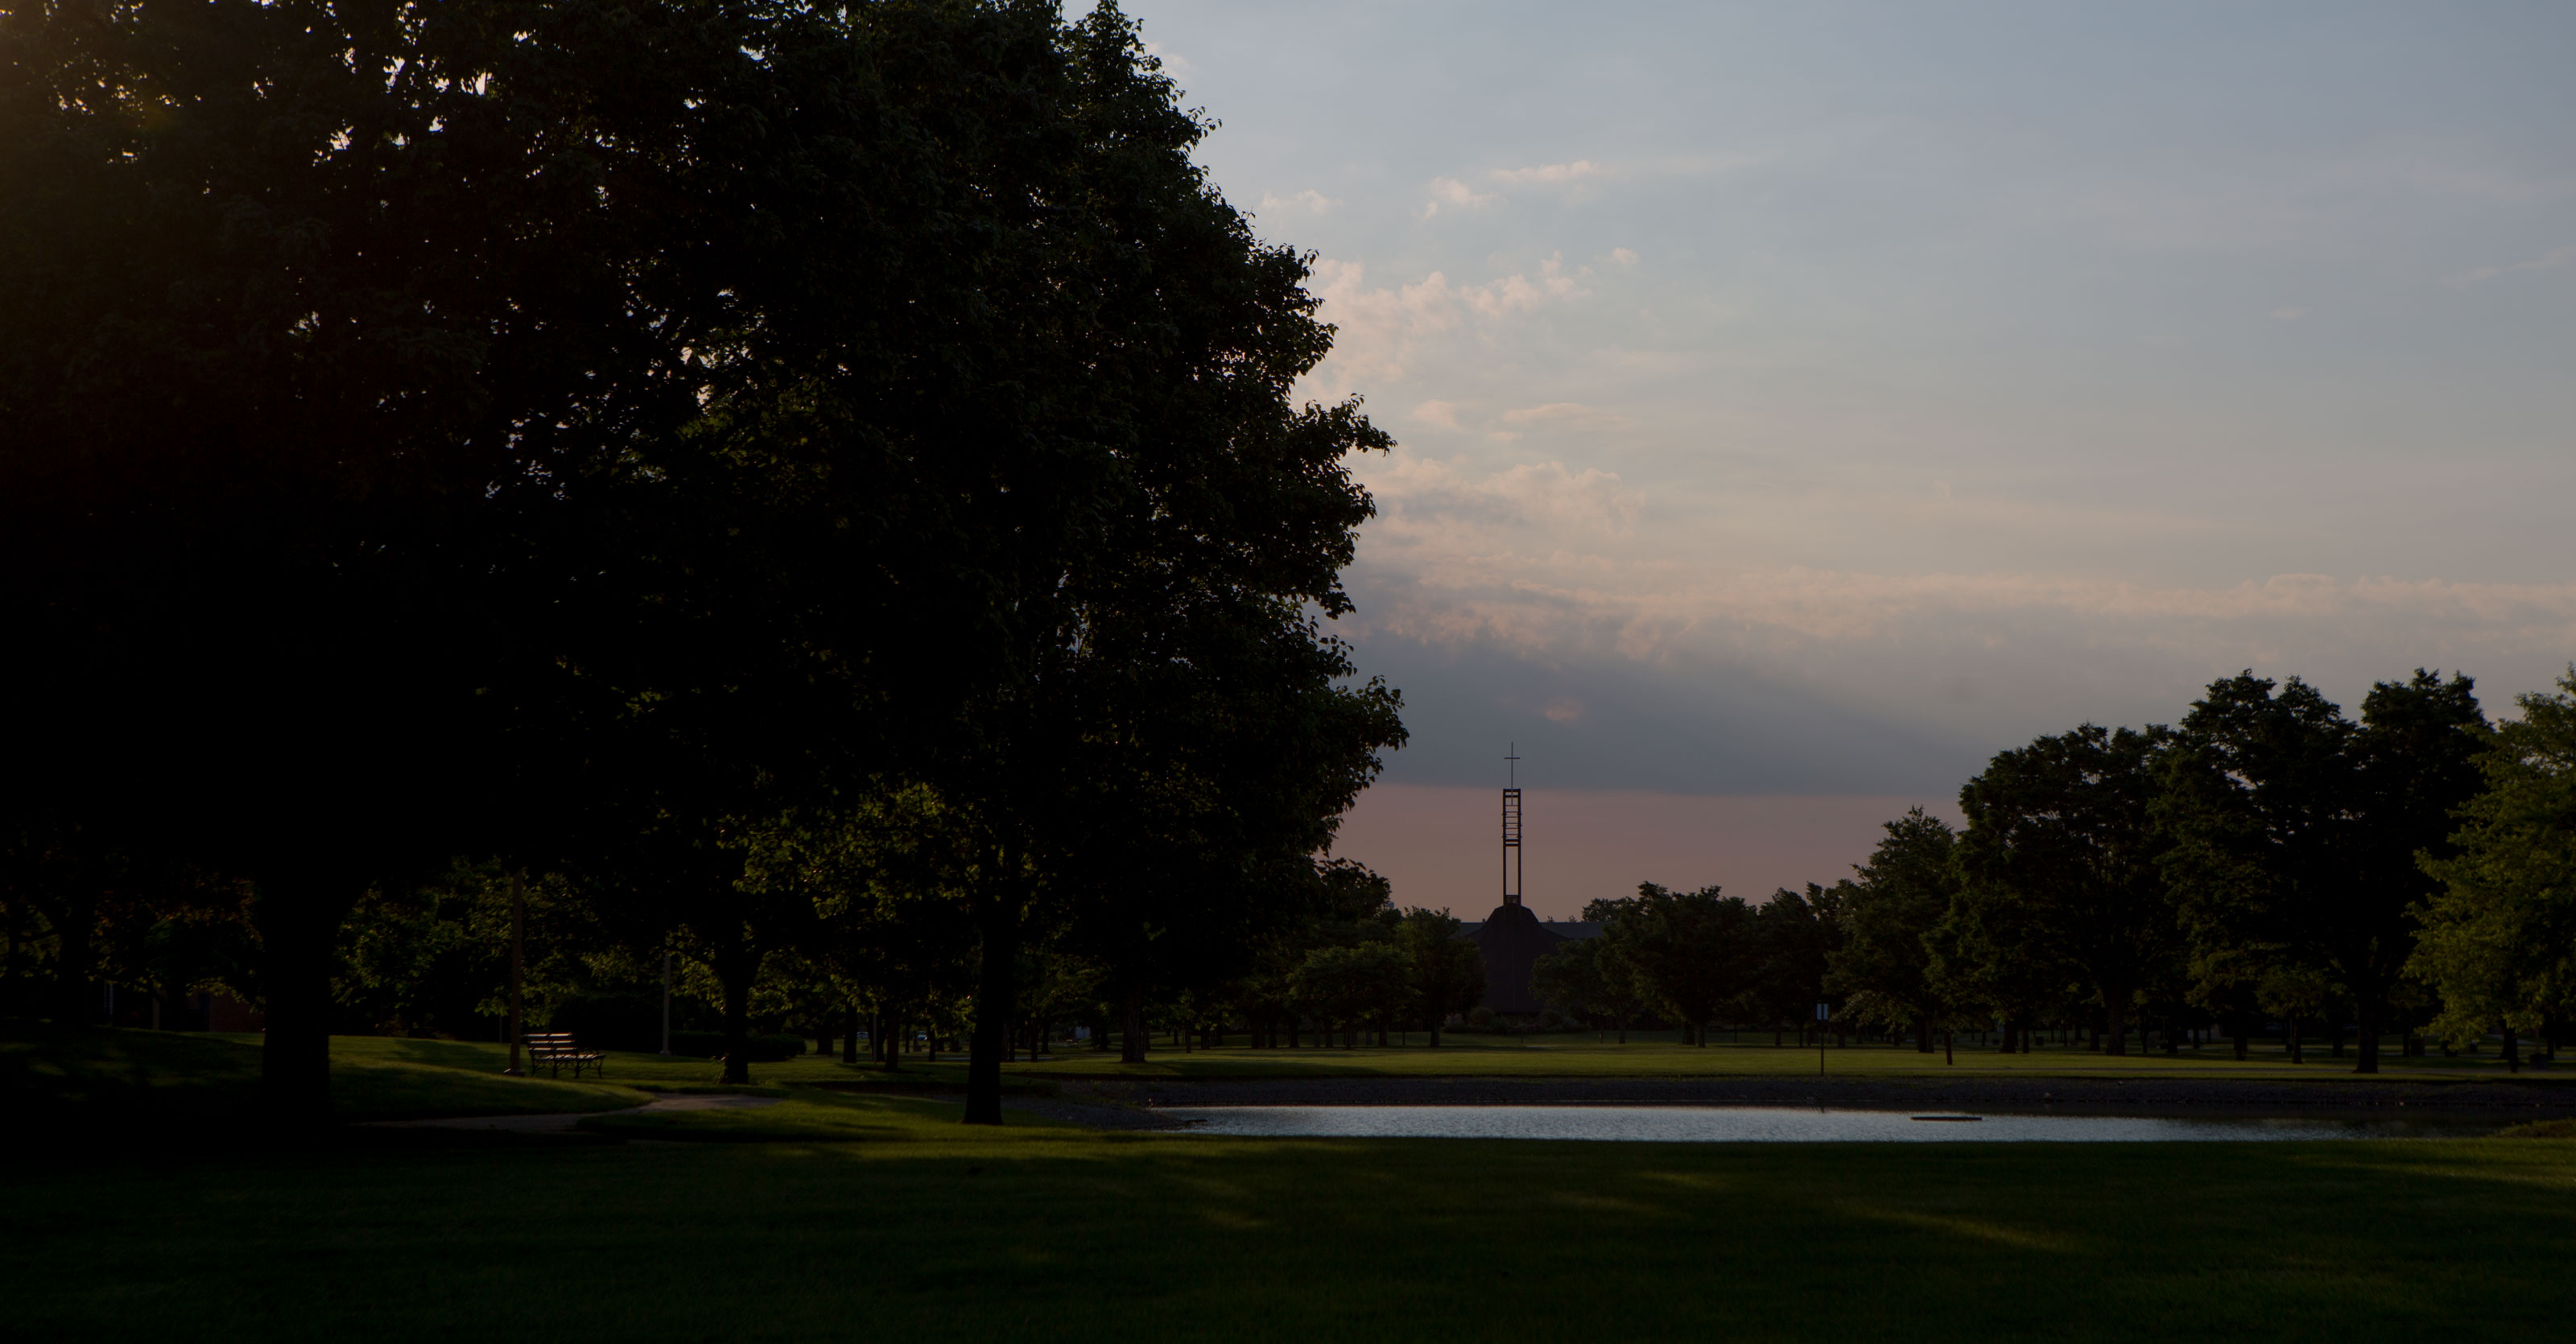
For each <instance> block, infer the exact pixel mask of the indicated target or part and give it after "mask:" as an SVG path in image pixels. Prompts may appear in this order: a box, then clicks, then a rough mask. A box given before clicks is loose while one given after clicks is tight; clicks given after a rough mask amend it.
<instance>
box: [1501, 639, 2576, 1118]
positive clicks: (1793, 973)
mask: <svg viewBox="0 0 2576 1344" xmlns="http://www.w3.org/2000/svg"><path fill="white" fill-rule="evenodd" d="M2518 704H2519V709H2520V713H2519V716H2518V717H2517V718H2515V719H2513V720H2512V721H2509V722H2506V723H2504V724H2501V725H2491V724H2489V723H2488V722H2487V719H2486V716H2485V714H2484V712H2483V711H2482V710H2481V709H2480V707H2479V705H2478V702H2477V699H2476V697H2475V695H2474V694H2473V687H2472V684H2471V682H2470V680H2469V678H2467V677H2465V676H2453V677H2450V678H2448V679H2444V678H2442V677H2439V676H2437V675H2434V674H2431V673H2427V672H2421V671H2419V672H2417V673H2416V674H2415V675H2414V676H2413V677H2412V678H2410V679H2409V680H2406V681H2402V682H2382V683H2380V684H2379V685H2377V686H2374V687H2373V688H2372V689H2371V691H2370V694H2369V695H2368V696H2367V697H2365V698H2364V699H2363V701H2362V706H2361V715H2360V718H2359V719H2358V720H2354V719H2352V718H2348V717H2346V716H2345V715H2344V714H2343V713H2342V711H2341V710H2340V709H2339V708H2338V707H2337V706H2336V705H2334V704H2332V703H2331V702H2329V701H2328V700H2326V698H2325V697H2324V696H2322V695H2320V694H2319V693H2318V692H2317V691H2316V689H2315V688H2314V687H2312V686H2309V685H2307V684H2306V683H2304V682H2302V681H2299V680H2298V679H2296V678H2293V679H2291V680H2290V681H2288V682H2287V683H2284V684H2278V685H2276V684H2275V683H2273V682H2272V681H2269V680H2266V679H2263V678H2260V677H2256V676H2254V675H2253V674H2251V673H2250V672H2249V673H2246V674H2243V675H2239V676H2236V677H2231V678H2228V679H2226V680H2223V681H2219V682H2216V683H2213V684H2212V685H2211V686H2210V687H2209V690H2208V693H2207V694H2206V695H2205V696H2203V697H2202V698H2201V699H2200V700H2199V701H2197V702H2195V703H2194V704H2193V705H2192V707H2191V712H2190V713H2189V714H2187V715H2185V716H2184V717H2183V719H2182V721H2181V722H2180V723H2179V724H2176V725H2174V726H2172V727H2163V726H2154V727H2149V728H2147V729H2144V730H2142V731H2137V730H2131V729H2127V728H2119V729H2105V728H2101V727H2097V726H2094V725H2091V724H2087V725H2085V726H2083V727H2080V728H2077V729H2075V730H2074V731H2072V732H2068V733H2063V734H2059V735H2056V736H2050V737H2042V738H2039V739H2037V740H2035V741H2033V742H2032V743H2030V744H2029V745H2028V746H2024V747H2019V748H2015V749H2013V750H2010V751H2005V752H2001V753H1998V754H1997V755H1996V756H1995V757H1994V759H1993V760H1992V761H1991V762H1990V763H1989V764H1988V765H1987V767H1986V769H1985V771H1984V772H1983V773H1982V774H1980V775H1978V776H1977V777H1976V778H1975V779H1973V780H1970V781H1969V782H1968V784H1967V786H1966V787H1965V788H1963V789H1961V790H1960V794H1959V804H1960V810H1961V811H1962V812H1963V813H1964V814H1965V818H1966V823H1967V824H1966V826H1965V827H1964V828H1963V829H1960V830H1956V831H1954V830H1953V829H1952V828H1951V827H1950V826H1949V825H1948V824H1947V823H1945V822H1943V821H1941V820H1940V819H1938V818H1936V817H1932V816H1929V815H1926V814H1925V813H1924V812H1923V811H1922V810H1921V809H1919V808H1918V809H1916V810H1915V811H1913V812H1911V813H1909V814H1908V815H1906V816H1905V817H1904V818H1902V819H1900V820H1897V821H1892V822H1889V823H1888V825H1887V835H1886V837H1885V838H1884V839H1883V840H1882V841H1881V842H1880V843H1879V845H1878V847H1877V850H1876V852H1875V853H1873V855H1872V856H1871V858H1870V860H1869V862H1868V863H1866V864H1863V865H1861V866H1860V868H1859V869H1858V871H1857V873H1856V875H1855V876H1854V877H1853V878H1851V879H1847V880H1845V881H1842V882H1838V883H1836V884H1835V885H1834V886H1832V887H1830V888H1827V887H1821V886H1813V885H1811V886H1809V887H1808V888H1807V890H1806V891H1805V892H1804V893H1803V894H1801V893H1796V892H1789V891H1782V892H1780V893H1778V894H1777V895H1776V896H1774V897H1773V898H1772V899H1771V900H1770V901H1768V902H1766V903H1764V904H1761V905H1751V904H1748V903H1746V902H1744V901H1742V900H1740V899H1737V898H1734V897H1728V896H1723V895H1721V894H1720V893H1719V891H1718V889H1717V888H1715V887H1710V888H1706V889H1704V890H1701V891H1697V892H1691V893H1687V894H1680V893H1675V892H1671V891H1668V890H1665V889H1664V888H1661V887H1658V886H1654V885H1652V884H1649V885H1647V886H1645V887H1642V888H1641V889H1640V891H1639V894H1638V895H1637V896H1635V897H1633V898H1630V899H1627V900H1620V901H1603V902H1595V903H1594V904H1593V905H1592V906H1591V907H1590V908H1589V909H1587V910H1586V912H1585V917H1586V918H1588V919H1599V920H1602V921H1604V925H1605V928H1604V933H1603V936H1602V937H1601V938H1599V939H1597V940H1594V941H1591V942H1585V943H1578V944H1575V945H1573V946H1570V947H1568V948H1566V949H1564V950H1561V951H1559V952H1557V953H1555V954H1554V955H1553V956H1551V957H1549V958H1547V959H1545V960H1543V961H1542V962H1541V963H1540V967H1539V975H1538V984H1539V987H1540V989H1541V991H1542V993H1544V994H1545V995H1546V997H1547V998H1548V1000H1549V1001H1550V1002H1551V1003H1553V1004H1556V1005H1558V1006H1559V1007H1560V1008H1561V1009H1562V1010H1564V1011H1567V1012H1570V1013H1574V1014H1579V1015H1582V1016H1584V1017H1587V1018H1591V1019H1595V1020H1598V1021H1601V1022H1604V1023H1614V1024H1615V1023H1624V1022H1626V1021H1629V1020H1633V1019H1636V1018H1639V1017H1644V1016H1653V1017H1660V1018H1662V1019H1665V1020H1668V1021H1676V1022H1680V1023H1683V1024H1686V1030H1697V1029H1698V1024H1704V1023H1709V1022H1714V1021H1727V1022H1736V1023H1755V1024H1767V1025H1775V1026H1776V1025H1780V1024H1787V1023H1794V1022H1803V1021H1806V1020H1807V1019H1808V1018H1809V1017H1810V1016H1811V1014H1812V1011H1813V1009H1812V1007H1811V1005H1813V1004H1816V1003H1819V1002H1830V1003H1831V1004H1833V1005H1834V1009H1835V1012H1836V1014H1837V1018H1836V1020H1837V1021H1839V1022H1845V1023H1855V1024H1870V1025H1885V1026H1893V1027H1898V1028H1902V1029H1909V1030H1911V1031H1912V1032H1913V1033H1915V1036H1916V1039H1917V1041H1918V1042H1919V1043H1920V1045H1921V1047H1922V1048H1924V1049H1930V1048H1931V1042H1932V1039H1933V1033H1934V1032H1935V1031H1938V1030H1944V1029H1949V1028H1952V1027H1954V1026H1958V1025H1971V1026H1975V1027H1979V1028H1984V1027H1989V1026H1994V1027H1999V1028H2000V1030H2001V1033H2002V1041H2003V1045H2004V1048H2006V1049H2012V1048H2014V1047H2015V1046H2016V1045H2017V1044H2023V1045H2025V1048H2026V1042H2027V1039H2028V1033H2029V1032H2031V1031H2032V1030H2033V1029H2034V1028H2039V1027H2054V1026H2062V1025H2066V1024H2069V1023H2082V1024H2084V1025H2086V1026H2087V1027H2089V1028H2091V1029H2094V1030H2098V1031H2099V1032H2100V1033H2101V1039H2102V1040H2103V1041H2104V1043H2105V1045H2106V1047H2107V1049H2108V1050H2109V1051H2110V1052H2112V1053H2114V1054H2118V1053H2124V1052H2125V1051H2126V1050H2127V1048H2128V1045H2127V1042H2128V1039H2129V1033H2130V1031H2131V1029H2132V1028H2133V1027H2135V1028H2136V1029H2137V1030H2138V1031H2139V1033H2140V1040H2141V1041H2144V1040H2145V1039H2146V1038H2147V1037H2146V1033H2147V1032H2148V1031H2149V1030H2155V1029H2160V1030H2161V1031H2162V1033H2163V1038H2164V1040H2165V1042H2166V1044H2167V1047H2168V1048H2172V1047H2173V1046H2174V1045H2175V1044H2176V1043H2178V1042H2179V1041H2180V1040H2181V1039H2182V1034H2183V1033H2184V1032H2186V1031H2188V1030H2192V1029H2194V1028H2196V1027H2198V1026H2200V1025H2204V1024H2214V1025H2215V1026H2217V1027H2218V1028H2220V1029H2222V1030H2224V1031H2226V1032H2227V1033H2228V1034H2229V1035H2231V1036H2232V1037H2233V1038H2234V1040H2235V1046H2236V1051H2237V1054H2238V1056H2239V1057H2240V1058H2242V1057H2243V1055H2244V1053H2245V1050H2246V1042H2247V1040H2248V1038H2249V1036H2250V1035H2252V1034H2254V1033H2255V1031H2256V1030H2257V1029H2258V1028H2259V1027H2260V1026H2261V1025H2262V1023H2263V1022H2264V1021H2266V1020H2279V1021H2281V1022H2284V1023H2287V1024H2289V1028H2290V1031H2291V1033H2292V1035H2291V1048H2292V1049H2293V1051H2294V1052H2295V1051H2297V1050H2298V1049H2299V1048H2300V1040H2299V1035H2298V1033H2299V1031H2300V1030H2301V1028H2302V1027H2303V1026H2305V1025H2308V1024H2323V1025H2325V1026H2326V1027H2327V1028H2328V1030H2329V1031H2331V1032H2333V1033H2334V1034H2335V1036H2336V1039H2337V1043H2338V1044H2337V1049H2338V1051H2340V1048H2341V1047H2340V1041H2341V1032H2342V1029H2343V1027H2344V1025H2345V1024H2350V1025H2351V1026H2352V1027H2353V1028H2354V1029H2355V1033H2356V1038H2357V1044H2358V1047H2359V1051H2358V1053H2359V1064H2358V1069H2359V1071H2361V1072H2364V1073H2370V1072H2376V1071H2377V1069H2378V1067H2379V1052H2380V1043H2381V1039H2382V1037H2383V1036H2384V1035H2386V1034H2388V1033H2390V1032H2392V1031H2401V1032H2406V1033H2410V1034H2411V1033H2413V1032H2415V1031H2418V1030H2422V1029H2426V1028H2429V1029H2430V1030H2431V1031H2432V1032H2434V1033H2437V1034H2439V1035H2440V1036H2442V1037H2444V1038H2445V1039H2447V1040H2449V1041H2450V1042H2453V1043H2455V1044H2457V1043H2466V1042H2474V1041H2476V1040H2478V1039H2481V1038H2483V1037H2484V1036H2485V1035H2487V1034H2488V1033H2491V1032H2496V1031H2501V1032H2503V1033H2504V1034H2505V1036H2506V1047H2505V1048H2506V1053H2507V1055H2508V1056H2511V1055H2513V1054H2514V1052H2515V1045H2514V1039H2515V1037H2516V1035H2517V1034H2519V1035H2523V1036H2533V1037H2539V1038H2542V1039H2545V1040H2547V1041H2549V1042H2551V1043H2552V1044H2553V1045H2554V1043H2555V1042H2556V1040H2557V1039H2558V1037H2559V1035H2560V1034H2561V1033H2562V1032H2563V1031H2564V1030H2565V1029H2566V1027H2567V1025H2568V1023H2569V1022H2570V1021H2571V1020H2576V669H2571V670H2570V672H2569V674H2568V677H2567V679H2565V680H2563V681H2562V682H2561V683H2560V685H2559V689H2558V691H2557V692H2556V693H2549V694H2535V695H2526V696H2523V697H2521V698H2520V700H2519V702H2518Z"/></svg>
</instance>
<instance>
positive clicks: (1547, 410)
mask: <svg viewBox="0 0 2576 1344" xmlns="http://www.w3.org/2000/svg"><path fill="white" fill-rule="evenodd" d="M1503 423H1504V424H1507V425H1521V426H1530V425H1553V426H1560V427H1563V428H1568V429H1608V428H1610V427H1612V426H1615V425H1622V424H1625V423H1627V422H1626V421H1625V420H1623V419H1622V418H1621V417H1619V416H1618V415H1616V414H1614V413H1612V412H1610V411H1605V410H1602V409H1600V408H1598V407H1595V406H1586V405H1584V404H1583V403H1581V402H1579V401H1551V402H1549V403H1547V404H1546V405H1544V406H1528V407H1523V408H1521V409H1519V410H1512V411H1505V412H1503Z"/></svg>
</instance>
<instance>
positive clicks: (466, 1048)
mask: <svg viewBox="0 0 2576 1344" xmlns="http://www.w3.org/2000/svg"><path fill="white" fill-rule="evenodd" d="M335 1044H336V1042H335ZM385 1047H386V1048H385V1050H384V1053H385V1055H386V1056H387V1057H388V1058H390V1059H395V1060H400V1061H401V1062H403V1063H405V1064H425V1065H428V1066H429V1067H431V1068H437V1069H461V1070H465V1071H468V1072H473V1073H499V1072H500V1071H501V1070H503V1069H505V1068H508V1067H509V1063H510V1056H509V1054H508V1053H507V1047H504V1046H497V1045H485V1044H482V1043H480V1042H476V1041H430V1040H416V1039H412V1038H409V1037H399V1038H393V1039H389V1040H387V1041H386V1042H385Z"/></svg>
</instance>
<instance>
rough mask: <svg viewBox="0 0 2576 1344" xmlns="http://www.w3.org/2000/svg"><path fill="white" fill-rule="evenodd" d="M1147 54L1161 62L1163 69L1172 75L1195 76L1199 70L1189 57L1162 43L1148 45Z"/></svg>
mask: <svg viewBox="0 0 2576 1344" xmlns="http://www.w3.org/2000/svg"><path fill="white" fill-rule="evenodd" d="M1145 54H1146V55H1148V56H1151V57H1153V58H1154V59H1155V60H1158V61H1161V62H1162V63H1163V69H1164V70H1165V71H1166V72H1168V73H1170V74H1175V75H1187V74H1194V73H1196V72H1197V70H1198V67H1197V66H1195V65H1192V64H1190V61H1189V58H1188V57H1186V56H1183V55H1181V54H1180V53H1178V52H1176V51H1173V50H1172V49H1171V48H1169V47H1166V46H1164V45H1163V44H1162V43H1160V42H1148V43H1146V44H1145Z"/></svg>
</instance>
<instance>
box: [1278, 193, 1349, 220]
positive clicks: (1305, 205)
mask: <svg viewBox="0 0 2576 1344" xmlns="http://www.w3.org/2000/svg"><path fill="white" fill-rule="evenodd" d="M1340 204H1341V202H1340V201H1337V200H1335V199H1333V198H1332V197H1330V196H1327V195H1325V194H1324V193H1322V192H1320V191H1316V190H1314V189H1313V188H1311V187H1310V188H1308V189H1306V190H1304V191H1301V192H1298V193H1296V194H1295V195H1292V196H1280V195H1276V194H1274V193H1272V192H1267V191H1265V192H1263V193H1261V208H1262V209H1264V210H1285V209H1289V208H1291V207H1293V208H1296V209H1299V210H1307V211H1311V212H1313V213H1315V214H1318V215H1321V214H1329V213H1330V212H1331V211H1332V209H1333V207H1335V206H1337V205H1340Z"/></svg>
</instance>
